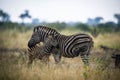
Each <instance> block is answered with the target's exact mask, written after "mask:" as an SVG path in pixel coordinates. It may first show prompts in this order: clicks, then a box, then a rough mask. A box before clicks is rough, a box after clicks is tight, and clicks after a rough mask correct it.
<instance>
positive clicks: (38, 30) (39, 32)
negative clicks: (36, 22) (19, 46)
mask: <svg viewBox="0 0 120 80" xmlns="http://www.w3.org/2000/svg"><path fill="white" fill-rule="evenodd" d="M51 34H53V35H57V34H59V33H58V32H57V31H56V30H55V29H52V28H49V27H46V26H36V27H34V30H33V34H32V36H31V38H30V40H29V41H28V47H29V48H32V47H35V45H36V44H38V43H39V42H43V43H44V41H45V40H46V38H47V37H48V36H49V35H51Z"/></svg>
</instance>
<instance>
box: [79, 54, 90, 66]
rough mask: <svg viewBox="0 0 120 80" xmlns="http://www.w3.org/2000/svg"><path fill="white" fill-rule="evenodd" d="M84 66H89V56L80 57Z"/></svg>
mask: <svg viewBox="0 0 120 80" xmlns="http://www.w3.org/2000/svg"><path fill="white" fill-rule="evenodd" d="M80 56H81V59H82V61H83V63H84V65H87V66H88V65H89V55H80Z"/></svg>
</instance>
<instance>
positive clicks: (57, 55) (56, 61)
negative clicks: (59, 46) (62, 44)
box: [53, 50, 61, 64]
mask: <svg viewBox="0 0 120 80" xmlns="http://www.w3.org/2000/svg"><path fill="white" fill-rule="evenodd" d="M53 57H54V60H55V63H56V64H57V63H59V62H60V60H61V54H60V51H59V50H57V51H54V53H53Z"/></svg>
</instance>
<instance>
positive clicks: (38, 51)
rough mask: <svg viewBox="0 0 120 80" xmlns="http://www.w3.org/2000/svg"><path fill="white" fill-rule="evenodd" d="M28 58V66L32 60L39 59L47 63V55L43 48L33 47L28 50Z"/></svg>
mask: <svg viewBox="0 0 120 80" xmlns="http://www.w3.org/2000/svg"><path fill="white" fill-rule="evenodd" d="M28 58H29V61H28V64H32V62H33V60H34V59H40V60H41V61H43V62H45V63H48V62H49V55H46V52H45V51H44V49H43V46H35V47H34V48H32V49H28Z"/></svg>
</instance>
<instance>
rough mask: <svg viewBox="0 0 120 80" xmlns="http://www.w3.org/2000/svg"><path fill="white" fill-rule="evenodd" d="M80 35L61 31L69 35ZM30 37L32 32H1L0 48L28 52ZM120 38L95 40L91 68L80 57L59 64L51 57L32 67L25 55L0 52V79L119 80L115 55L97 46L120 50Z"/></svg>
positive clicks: (106, 35) (107, 35) (109, 35)
mask: <svg viewBox="0 0 120 80" xmlns="http://www.w3.org/2000/svg"><path fill="white" fill-rule="evenodd" d="M78 32H79V31H78V30H76V31H73V30H71V31H68V30H64V31H61V33H62V34H66V35H69V34H74V33H78ZM31 34H32V31H27V32H23V33H21V32H19V31H18V30H16V29H14V30H4V31H1V34H0V36H1V38H0V44H1V45H0V47H2V48H9V49H12V48H18V49H22V48H25V49H26V48H27V41H28V40H29V38H30V36H31ZM119 35H120V33H117V34H115V33H111V34H104V35H99V36H98V37H97V38H96V39H94V41H95V48H94V49H93V50H92V52H91V57H90V66H89V67H85V66H83V63H82V61H81V59H80V57H76V58H62V60H61V62H60V63H59V64H57V65H56V64H54V60H53V57H52V56H51V57H50V63H49V65H46V64H44V63H42V62H41V61H40V60H35V61H34V62H33V64H32V65H31V66H30V65H27V62H28V58H27V56H26V55H25V54H24V52H17V51H16V52H10V51H9V52H7V51H0V80H119V79H120V70H119V69H115V68H114V63H113V62H114V60H113V59H111V54H112V52H109V53H107V52H105V51H103V50H102V49H100V48H99V47H98V46H99V45H101V44H102V45H105V46H109V47H111V48H117V49H120V38H119ZM111 37H112V38H111Z"/></svg>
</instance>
